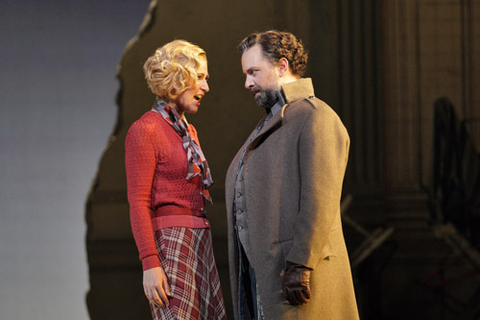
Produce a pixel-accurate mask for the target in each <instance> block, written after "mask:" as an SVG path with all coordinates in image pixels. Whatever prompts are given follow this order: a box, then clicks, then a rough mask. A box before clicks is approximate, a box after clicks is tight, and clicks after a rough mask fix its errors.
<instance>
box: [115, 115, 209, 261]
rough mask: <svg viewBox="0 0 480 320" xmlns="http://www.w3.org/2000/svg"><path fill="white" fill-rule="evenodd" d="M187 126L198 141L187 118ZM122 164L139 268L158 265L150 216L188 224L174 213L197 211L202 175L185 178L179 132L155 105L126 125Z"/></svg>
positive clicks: (201, 206)
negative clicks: (128, 125)
mask: <svg viewBox="0 0 480 320" xmlns="http://www.w3.org/2000/svg"><path fill="white" fill-rule="evenodd" d="M189 132H190V135H191V137H192V139H194V140H195V141H196V142H197V144H198V145H200V143H199V141H198V137H197V131H196V130H195V128H194V127H193V126H192V125H190V124H189ZM125 168H126V172H127V190H128V202H129V204H130V221H131V225H132V231H133V235H134V238H135V242H136V244H137V248H138V251H139V256H140V260H141V261H142V265H143V270H147V269H151V268H154V267H158V266H160V261H159V258H158V252H157V249H156V246H155V239H154V231H155V229H158V227H157V226H156V225H155V219H161V218H174V219H175V221H174V222H175V223H174V224H173V225H175V226H185V227H192V226H193V225H192V223H189V222H188V221H186V222H185V219H183V220H182V219H178V218H186V217H187V218H188V217H189V216H190V218H192V216H199V215H201V212H202V210H203V209H204V206H205V200H204V198H203V196H202V181H201V178H200V177H199V176H197V177H195V178H193V179H191V180H190V181H187V180H186V176H187V171H188V165H187V156H186V152H185V150H184V148H183V145H182V138H181V137H180V136H179V135H178V133H177V132H175V130H174V129H173V127H172V126H171V125H170V124H169V123H168V122H167V121H166V120H165V119H163V117H162V116H161V115H160V114H158V113H157V112H155V111H148V112H147V113H145V114H144V115H143V116H142V117H141V118H140V119H139V120H137V121H136V122H135V123H133V124H132V126H131V127H130V129H129V131H128V133H127V137H126V140H125ZM175 214H177V215H176V216H175V217H174V216H173V215H175ZM179 214H180V215H182V216H179ZM167 215H170V216H169V217H165V216H167ZM190 220H191V219H190ZM152 221H153V224H152ZM172 221H173V220H171V219H170V220H169V223H170V226H171V225H172V223H171V222H172ZM203 221H205V225H204V226H203V227H204V228H206V227H209V226H208V222H207V220H206V219H204V220H203ZM190 222H191V221H190ZM197 222H198V221H197ZM195 225H196V226H198V223H197V224H195Z"/></svg>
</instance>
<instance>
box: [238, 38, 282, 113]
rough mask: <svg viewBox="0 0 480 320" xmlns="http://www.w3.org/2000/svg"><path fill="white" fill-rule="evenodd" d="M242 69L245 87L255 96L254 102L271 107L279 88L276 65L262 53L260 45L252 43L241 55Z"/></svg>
mask: <svg viewBox="0 0 480 320" xmlns="http://www.w3.org/2000/svg"><path fill="white" fill-rule="evenodd" d="M242 70H243V74H244V75H245V77H246V78H245V88H246V89H248V90H250V91H251V92H252V94H253V95H254V97H255V102H256V103H257V105H258V106H260V107H263V108H270V107H272V106H273V105H274V104H275V103H276V102H277V100H278V98H277V95H276V92H277V91H278V90H279V89H280V85H279V79H280V77H279V75H278V70H277V67H275V66H273V65H272V64H271V62H270V61H268V60H267V58H265V57H264V56H263V54H262V47H261V46H260V45H259V44H256V45H254V46H253V47H251V48H250V49H248V50H247V51H245V52H244V53H243V55H242Z"/></svg>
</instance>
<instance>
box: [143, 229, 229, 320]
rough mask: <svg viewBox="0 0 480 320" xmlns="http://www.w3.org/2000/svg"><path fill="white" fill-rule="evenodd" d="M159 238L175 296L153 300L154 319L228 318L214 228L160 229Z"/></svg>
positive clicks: (160, 252)
mask: <svg viewBox="0 0 480 320" xmlns="http://www.w3.org/2000/svg"><path fill="white" fill-rule="evenodd" d="M155 242H156V246H157V250H158V252H159V256H160V263H161V265H162V268H163V269H164V270H165V273H166V275H167V278H168V282H169V284H170V290H171V292H172V295H173V297H172V298H171V299H170V305H169V306H168V307H165V308H158V307H156V306H154V305H153V304H150V308H151V310H152V317H153V319H154V320H157V319H168V320H170V319H215V320H216V319H226V318H227V317H226V314H225V304H224V301H223V295H222V289H221V287H220V279H219V277H218V271H217V267H216V265H215V259H214V256H213V249H212V238H211V233H210V229H192V228H184V227H172V228H165V229H160V230H158V231H156V232H155Z"/></svg>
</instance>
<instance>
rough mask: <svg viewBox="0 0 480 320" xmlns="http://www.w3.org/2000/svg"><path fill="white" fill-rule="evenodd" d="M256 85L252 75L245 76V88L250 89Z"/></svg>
mask: <svg viewBox="0 0 480 320" xmlns="http://www.w3.org/2000/svg"><path fill="white" fill-rule="evenodd" d="M253 86H254V83H253V80H252V78H251V77H250V76H246V77H245V89H250V88H251V87H253Z"/></svg>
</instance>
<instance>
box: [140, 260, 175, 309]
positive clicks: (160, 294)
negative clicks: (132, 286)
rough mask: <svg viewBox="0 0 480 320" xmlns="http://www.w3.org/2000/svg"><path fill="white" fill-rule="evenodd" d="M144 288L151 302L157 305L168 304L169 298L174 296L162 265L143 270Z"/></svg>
mask: <svg viewBox="0 0 480 320" xmlns="http://www.w3.org/2000/svg"><path fill="white" fill-rule="evenodd" d="M143 290H144V291H145V295H146V296H147V298H148V300H150V302H151V303H153V304H154V305H156V306H157V307H162V308H163V307H164V306H168V305H169V304H170V303H169V301H168V298H169V297H171V296H172V293H171V292H170V286H169V285H168V279H167V276H166V274H165V272H164V271H163V269H162V268H161V267H156V268H152V269H148V270H145V271H143Z"/></svg>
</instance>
